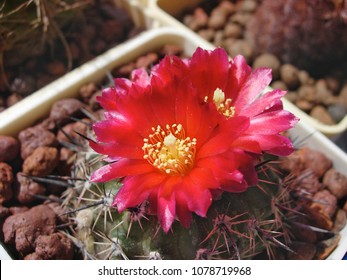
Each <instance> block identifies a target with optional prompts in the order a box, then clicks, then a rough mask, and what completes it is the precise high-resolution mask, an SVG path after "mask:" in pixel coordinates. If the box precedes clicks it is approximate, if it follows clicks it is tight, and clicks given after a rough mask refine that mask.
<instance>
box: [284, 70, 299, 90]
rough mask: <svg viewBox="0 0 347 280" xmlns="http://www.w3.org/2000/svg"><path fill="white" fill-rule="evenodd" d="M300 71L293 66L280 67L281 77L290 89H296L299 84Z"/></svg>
mask: <svg viewBox="0 0 347 280" xmlns="http://www.w3.org/2000/svg"><path fill="white" fill-rule="evenodd" d="M298 75H299V69H298V68H296V67H295V66H294V65H292V64H283V65H281V67H280V77H281V79H282V81H283V82H284V83H285V84H286V85H287V86H288V88H289V89H296V88H297V87H298V86H299V84H300V82H299V77H298Z"/></svg>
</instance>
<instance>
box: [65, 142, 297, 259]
mask: <svg viewBox="0 0 347 280" xmlns="http://www.w3.org/2000/svg"><path fill="white" fill-rule="evenodd" d="M86 144H87V143H86ZM85 149H86V152H79V153H78V159H77V160H76V162H80V163H81V164H77V165H76V166H75V167H74V169H73V176H74V178H82V179H84V180H80V181H76V183H75V187H74V188H69V189H67V191H66V192H65V193H64V195H63V197H64V203H63V205H64V206H65V209H67V210H66V211H67V212H66V214H68V216H69V219H71V221H72V222H73V224H74V225H75V226H74V229H73V230H72V233H69V234H68V235H69V236H70V238H71V239H72V240H73V241H74V243H75V245H76V246H77V247H78V248H79V249H80V250H81V252H82V254H83V256H84V257H85V258H87V259H222V258H223V259H229V258H230V259H249V258H254V257H255V256H257V255H259V254H260V253H262V252H264V250H265V251H266V252H267V255H268V257H270V258H278V254H283V251H286V250H288V251H290V248H289V246H287V245H285V244H288V243H289V240H290V234H289V232H290V226H289V225H290V219H291V218H294V217H295V212H294V210H293V212H291V211H290V210H286V209H288V208H289V207H290V205H291V203H292V202H291V196H290V192H289V191H288V190H287V188H286V186H285V184H283V182H282V181H281V180H280V178H279V176H278V174H276V172H274V171H273V170H271V168H268V167H267V165H269V163H267V164H265V165H263V166H261V167H259V168H258V171H259V174H261V175H260V177H263V179H261V180H260V182H259V184H258V185H257V186H253V187H250V188H249V189H248V190H247V191H245V192H243V193H237V194H236V193H224V194H223V195H221V197H220V198H219V199H218V200H216V201H215V202H214V203H213V204H212V206H211V207H210V209H209V212H208V214H207V217H206V218H202V217H199V216H197V215H196V216H194V217H193V220H192V223H191V225H190V227H189V228H184V227H182V225H180V224H179V223H178V222H175V223H174V224H173V226H172V228H171V230H170V231H169V233H167V234H166V233H165V232H164V231H163V230H162V229H161V228H160V224H159V222H158V220H157V218H156V217H155V216H154V215H150V214H149V213H147V204H148V202H143V203H141V204H140V205H138V206H136V207H133V208H129V209H127V210H126V211H124V212H123V213H119V212H118V211H117V209H116V207H113V206H112V201H113V198H114V195H115V194H116V193H117V191H118V190H119V188H120V187H121V182H120V181H119V180H114V181H111V182H107V183H104V184H101V183H90V181H89V179H90V175H91V174H90V171H91V170H95V169H96V168H98V167H99V166H100V164H101V159H102V157H101V156H100V155H98V154H96V153H95V152H94V153H93V151H92V150H90V148H89V147H88V145H86V146H85ZM88 149H89V151H88Z"/></svg>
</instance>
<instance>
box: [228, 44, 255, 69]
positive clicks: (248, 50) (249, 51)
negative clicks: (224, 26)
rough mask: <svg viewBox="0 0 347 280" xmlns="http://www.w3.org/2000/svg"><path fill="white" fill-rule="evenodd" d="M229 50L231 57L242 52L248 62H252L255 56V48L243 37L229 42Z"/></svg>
mask: <svg viewBox="0 0 347 280" xmlns="http://www.w3.org/2000/svg"><path fill="white" fill-rule="evenodd" d="M227 51H228V53H229V54H230V56H231V57H234V56H236V55H238V54H241V55H243V56H244V57H245V59H246V61H247V63H250V62H251V60H252V57H253V48H252V46H251V44H250V43H249V42H248V41H246V40H243V39H237V40H235V41H234V42H233V43H231V44H229V46H228V47H227Z"/></svg>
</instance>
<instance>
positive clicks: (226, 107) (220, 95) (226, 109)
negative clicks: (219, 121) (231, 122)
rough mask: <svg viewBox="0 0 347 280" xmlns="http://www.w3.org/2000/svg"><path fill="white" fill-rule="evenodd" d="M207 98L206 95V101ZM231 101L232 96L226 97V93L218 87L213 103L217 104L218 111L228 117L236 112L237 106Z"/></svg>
mask: <svg viewBox="0 0 347 280" xmlns="http://www.w3.org/2000/svg"><path fill="white" fill-rule="evenodd" d="M207 99H208V98H207V96H206V97H205V101H207ZM231 101H232V100H231V98H227V99H225V93H224V92H223V91H222V90H221V89H220V88H216V90H215V91H214V93H213V103H214V104H215V105H216V108H217V110H218V112H219V113H221V114H222V115H224V116H225V117H226V118H227V119H229V118H231V117H232V116H233V115H234V114H235V107H233V106H231Z"/></svg>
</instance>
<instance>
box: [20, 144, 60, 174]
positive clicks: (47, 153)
mask: <svg viewBox="0 0 347 280" xmlns="http://www.w3.org/2000/svg"><path fill="white" fill-rule="evenodd" d="M58 163H59V152H58V149H56V148H53V147H38V148H37V149H35V150H34V151H33V153H32V154H31V155H30V156H28V157H27V158H26V159H25V160H24V162H23V172H24V173H26V174H30V175H33V176H39V177H44V176H47V175H49V174H51V172H52V171H53V170H54V168H56V167H57V165H58Z"/></svg>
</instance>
